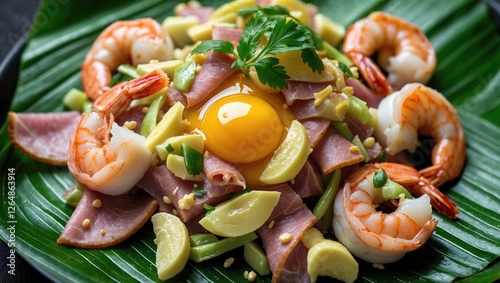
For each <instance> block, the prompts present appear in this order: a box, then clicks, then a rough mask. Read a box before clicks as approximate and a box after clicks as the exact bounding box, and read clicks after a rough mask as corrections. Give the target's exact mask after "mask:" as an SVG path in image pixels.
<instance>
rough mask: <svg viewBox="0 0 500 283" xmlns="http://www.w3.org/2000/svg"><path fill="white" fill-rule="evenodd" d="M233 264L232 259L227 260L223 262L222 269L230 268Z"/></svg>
mask: <svg viewBox="0 0 500 283" xmlns="http://www.w3.org/2000/svg"><path fill="white" fill-rule="evenodd" d="M233 263H234V257H230V258H227V259H226V260H225V261H224V268H228V267H230V266H231V265H232V264H233Z"/></svg>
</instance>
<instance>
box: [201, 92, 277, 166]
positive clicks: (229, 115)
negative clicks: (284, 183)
mask: <svg viewBox="0 0 500 283" xmlns="http://www.w3.org/2000/svg"><path fill="white" fill-rule="evenodd" d="M201 130H202V132H203V133H204V135H205V137H206V140H205V146H206V148H207V149H208V150H209V151H211V152H213V153H214V154H215V155H217V156H219V157H221V158H223V159H225V160H227V161H231V162H236V163H249V162H253V161H256V160H259V159H261V158H263V157H265V156H267V155H269V154H270V153H272V152H273V151H274V150H275V149H276V148H277V147H278V145H279V144H280V143H281V141H282V136H283V131H284V126H283V124H282V122H281V119H280V116H279V115H278V113H277V112H276V110H275V109H274V108H273V107H272V106H271V105H269V103H267V102H266V101H265V100H263V99H262V98H259V97H256V96H253V95H249V94H244V93H240V94H233V95H228V96H225V97H222V98H220V99H218V100H217V101H215V102H214V103H213V104H212V105H211V106H210V108H209V109H208V110H207V112H206V115H205V118H204V119H203V122H202V124H201Z"/></svg>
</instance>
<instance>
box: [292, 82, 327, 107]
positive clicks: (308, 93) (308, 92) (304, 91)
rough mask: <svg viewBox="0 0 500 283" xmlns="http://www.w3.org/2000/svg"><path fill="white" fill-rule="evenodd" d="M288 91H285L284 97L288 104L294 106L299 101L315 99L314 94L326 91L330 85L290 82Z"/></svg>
mask: <svg viewBox="0 0 500 283" xmlns="http://www.w3.org/2000/svg"><path fill="white" fill-rule="evenodd" d="M287 83H288V89H284V90H283V91H282V92H283V95H284V97H285V101H286V104H288V105H293V103H294V102H295V101H297V100H309V99H314V93H316V92H319V91H321V90H323V89H325V88H326V87H327V86H328V85H329V83H310V82H299V81H288V82H287Z"/></svg>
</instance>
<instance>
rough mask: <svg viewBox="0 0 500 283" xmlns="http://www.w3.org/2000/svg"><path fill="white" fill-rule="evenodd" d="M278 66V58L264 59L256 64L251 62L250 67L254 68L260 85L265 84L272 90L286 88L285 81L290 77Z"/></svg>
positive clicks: (283, 68)
mask: <svg viewBox="0 0 500 283" xmlns="http://www.w3.org/2000/svg"><path fill="white" fill-rule="evenodd" d="M278 64H279V59H278V58H276V57H265V58H262V59H261V60H259V61H257V62H252V63H251V66H254V67H255V71H256V72H257V76H258V77H259V80H260V81H261V82H262V84H267V85H269V86H270V87H272V88H287V83H286V80H288V79H289V78H290V77H289V76H288V75H287V74H286V71H285V67H283V66H281V65H278Z"/></svg>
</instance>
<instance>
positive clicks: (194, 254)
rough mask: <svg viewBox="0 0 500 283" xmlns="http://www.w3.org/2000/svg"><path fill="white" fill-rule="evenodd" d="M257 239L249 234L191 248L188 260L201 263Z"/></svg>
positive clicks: (253, 233)
mask: <svg viewBox="0 0 500 283" xmlns="http://www.w3.org/2000/svg"><path fill="white" fill-rule="evenodd" d="M257 237H258V236H257V234H255V232H250V233H248V234H245V235H243V236H239V237H231V238H224V239H222V240H219V241H217V242H214V243H209V244H204V245H200V246H196V247H192V248H191V250H190V254H189V258H190V259H191V260H192V261H194V262H202V261H205V260H208V259H211V258H214V257H217V256H219V255H221V254H223V253H226V252H228V251H230V250H234V249H236V248H238V247H241V246H243V245H245V244H246V243H248V242H250V241H253V240H255V239H257Z"/></svg>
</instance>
